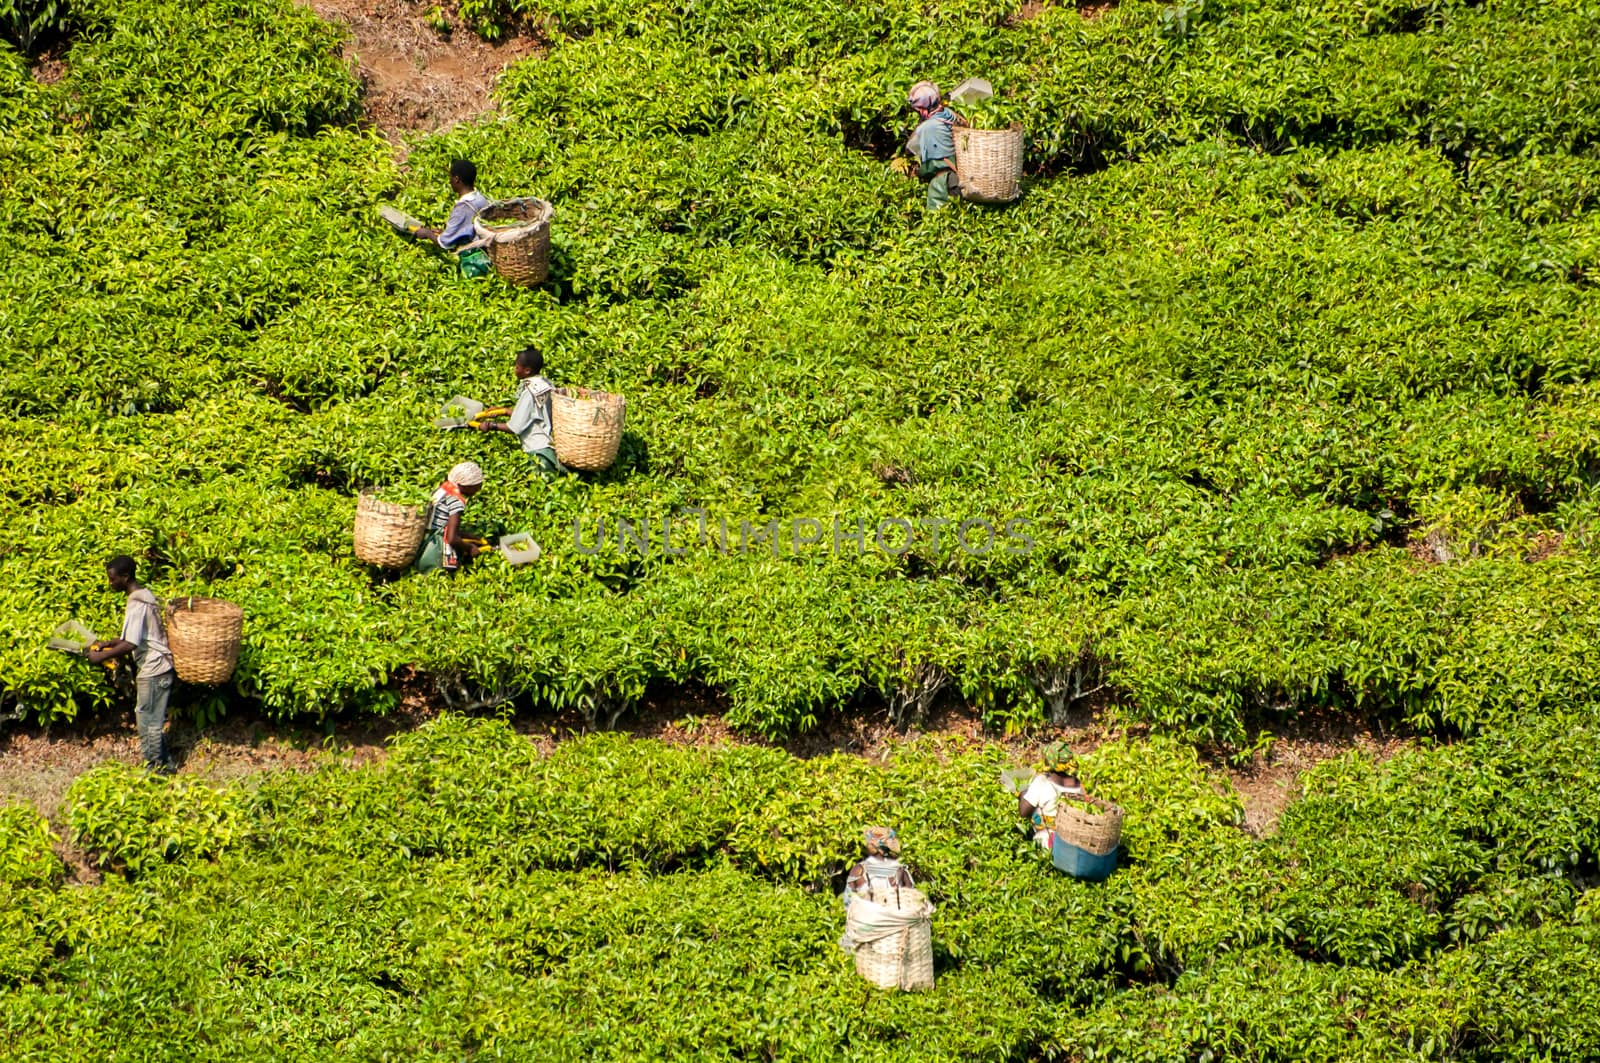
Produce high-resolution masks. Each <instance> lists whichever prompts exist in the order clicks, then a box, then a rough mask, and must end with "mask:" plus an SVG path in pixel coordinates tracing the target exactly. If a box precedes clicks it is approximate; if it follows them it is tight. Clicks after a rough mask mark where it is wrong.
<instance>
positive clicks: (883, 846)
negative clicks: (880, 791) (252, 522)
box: [839, 827, 916, 908]
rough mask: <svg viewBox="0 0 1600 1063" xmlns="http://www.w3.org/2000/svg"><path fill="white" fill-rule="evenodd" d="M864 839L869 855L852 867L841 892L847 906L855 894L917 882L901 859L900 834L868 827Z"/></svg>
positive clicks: (859, 894)
mask: <svg viewBox="0 0 1600 1063" xmlns="http://www.w3.org/2000/svg"><path fill="white" fill-rule="evenodd" d="M861 841H862V843H863V844H864V845H865V846H866V849H867V858H866V859H865V860H861V861H858V862H857V863H856V865H855V866H854V867H852V868H851V869H850V873H849V874H848V875H846V876H845V878H844V892H843V893H841V894H840V895H839V899H840V900H842V901H844V906H845V907H846V908H848V907H850V901H851V900H852V899H854V898H855V897H857V896H866V895H868V894H870V893H871V892H872V891H873V890H874V889H877V888H880V887H885V886H901V887H906V888H909V887H911V886H915V885H916V883H915V882H913V881H912V880H911V871H910V869H909V868H907V867H906V865H904V864H902V863H901V862H900V861H899V859H898V857H899V855H900V837H899V835H897V834H895V832H894V831H893V830H891V829H890V828H888V827H868V828H867V829H866V830H864V831H862V832H861Z"/></svg>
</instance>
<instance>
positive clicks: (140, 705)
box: [88, 554, 176, 775]
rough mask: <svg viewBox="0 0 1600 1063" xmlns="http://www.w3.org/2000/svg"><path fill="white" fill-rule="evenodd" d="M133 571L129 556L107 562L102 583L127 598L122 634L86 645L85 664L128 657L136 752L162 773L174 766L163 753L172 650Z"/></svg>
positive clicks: (149, 597)
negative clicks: (136, 730)
mask: <svg viewBox="0 0 1600 1063" xmlns="http://www.w3.org/2000/svg"><path fill="white" fill-rule="evenodd" d="M137 572H138V568H137V566H136V565H135V564H134V560H133V558H131V557H129V556H128V555H127V554H118V555H117V556H116V557H113V558H112V559H111V560H110V561H107V562H106V583H107V584H109V585H110V587H111V589H112V590H113V591H116V592H117V593H118V594H126V595H127V596H128V604H127V608H126V609H125V610H124V612H123V617H122V635H121V636H120V637H118V638H114V639H108V640H106V641H104V642H96V643H95V644H94V645H92V646H90V647H89V653H88V657H89V661H90V663H92V664H101V663H103V662H105V661H109V660H113V659H115V658H117V657H124V656H127V655H130V654H131V655H132V656H133V661H134V665H135V668H136V671H135V672H134V687H135V689H136V691H137V692H138V700H137V702H136V703H135V706H134V710H133V718H134V721H135V722H136V723H137V724H138V725H139V752H140V753H142V754H143V755H144V763H145V767H147V768H149V769H150V770H151V771H154V772H158V773H160V774H162V775H171V774H172V773H173V772H174V771H175V770H176V768H175V767H174V765H173V763H172V759H171V758H170V757H169V756H168V755H167V735H166V726H167V699H168V698H170V697H171V696H172V676H173V667H172V650H171V649H169V648H168V647H167V632H166V628H164V627H163V626H162V624H161V606H160V605H159V604H158V603H157V602H156V596H155V595H153V594H151V593H150V591H149V590H148V589H147V588H145V587H143V586H140V584H139V581H138V580H137V579H135V578H134V576H135V575H136V574H137Z"/></svg>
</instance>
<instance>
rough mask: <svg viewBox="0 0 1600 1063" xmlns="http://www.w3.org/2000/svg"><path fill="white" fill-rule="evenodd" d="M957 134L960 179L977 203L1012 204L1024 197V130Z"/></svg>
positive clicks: (967, 195) (968, 196)
mask: <svg viewBox="0 0 1600 1063" xmlns="http://www.w3.org/2000/svg"><path fill="white" fill-rule="evenodd" d="M955 135H956V180H957V181H959V182H960V184H961V195H962V198H964V199H970V200H973V201H974V202H977V203H1010V202H1011V201H1012V200H1014V199H1016V198H1017V197H1018V196H1020V195H1022V186H1021V185H1020V184H1019V183H1018V182H1020V181H1021V180H1022V127H1021V126H1013V127H1012V128H1010V129H971V128H967V127H960V128H957V129H956V130H955Z"/></svg>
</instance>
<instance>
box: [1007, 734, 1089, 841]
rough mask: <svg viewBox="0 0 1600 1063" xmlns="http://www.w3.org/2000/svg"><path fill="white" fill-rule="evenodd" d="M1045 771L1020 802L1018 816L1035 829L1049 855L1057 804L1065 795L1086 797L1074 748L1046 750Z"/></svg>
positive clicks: (1050, 747)
mask: <svg viewBox="0 0 1600 1063" xmlns="http://www.w3.org/2000/svg"><path fill="white" fill-rule="evenodd" d="M1041 753H1042V756H1043V759H1044V771H1042V772H1040V773H1039V774H1037V775H1035V776H1034V777H1033V780H1032V781H1031V782H1029V783H1028V788H1027V789H1026V790H1024V791H1023V792H1022V796H1021V797H1019V798H1018V799H1017V814H1018V815H1019V816H1021V817H1022V818H1023V819H1024V820H1026V821H1027V823H1028V825H1029V826H1031V827H1032V828H1033V840H1034V841H1035V842H1036V843H1038V845H1039V846H1040V848H1042V849H1044V851H1045V852H1049V851H1050V845H1051V841H1052V839H1051V836H1050V835H1051V832H1052V831H1053V830H1054V828H1055V820H1056V801H1057V799H1059V798H1060V797H1061V795H1062V794H1067V795H1069V796H1078V797H1081V796H1083V793H1084V790H1083V787H1082V786H1080V785H1079V784H1078V777H1077V776H1076V775H1074V774H1073V771H1074V769H1075V764H1074V759H1073V756H1072V747H1071V746H1069V745H1067V744H1066V743H1065V742H1057V743H1055V744H1054V745H1048V746H1045V747H1044V749H1043V750H1042V751H1041Z"/></svg>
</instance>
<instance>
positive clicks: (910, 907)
mask: <svg viewBox="0 0 1600 1063" xmlns="http://www.w3.org/2000/svg"><path fill="white" fill-rule="evenodd" d="M861 838H862V842H863V843H864V844H865V846H866V849H867V857H866V859H864V860H862V861H860V862H858V863H857V864H856V865H855V866H854V867H852V868H851V869H850V871H849V873H848V874H847V875H846V876H845V888H844V892H843V893H842V894H841V895H840V899H841V900H842V901H843V902H844V905H845V929H844V936H843V937H841V938H840V939H839V947H840V948H842V949H843V950H844V951H846V952H850V953H854V954H855V963H856V973H857V974H859V975H861V976H862V977H863V978H865V979H866V980H867V981H868V982H870V983H872V984H873V985H875V986H877V987H878V988H880V989H932V988H933V905H932V904H931V903H929V901H928V898H927V895H926V894H924V893H923V892H922V891H921V890H919V889H917V888H916V886H915V885H914V884H913V882H912V879H911V872H910V870H909V869H907V868H906V866H905V865H904V864H902V863H901V862H900V860H899V853H900V839H899V837H898V836H896V834H895V832H894V831H893V830H890V829H889V828H888V827H868V828H867V829H866V830H865V831H863V832H862V836H861Z"/></svg>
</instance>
